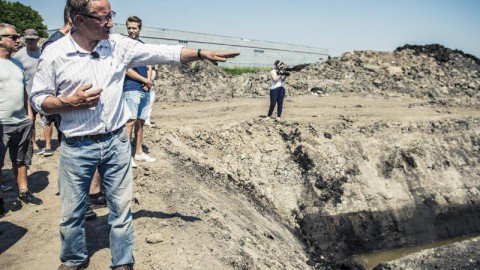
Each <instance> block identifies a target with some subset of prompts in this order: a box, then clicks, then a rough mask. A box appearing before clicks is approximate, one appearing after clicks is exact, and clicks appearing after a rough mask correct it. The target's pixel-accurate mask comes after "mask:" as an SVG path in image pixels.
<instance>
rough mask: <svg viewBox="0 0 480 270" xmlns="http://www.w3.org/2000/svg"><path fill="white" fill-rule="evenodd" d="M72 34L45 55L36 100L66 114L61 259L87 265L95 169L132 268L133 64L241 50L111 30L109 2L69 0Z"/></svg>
mask: <svg viewBox="0 0 480 270" xmlns="http://www.w3.org/2000/svg"><path fill="white" fill-rule="evenodd" d="M67 4H68V6H69V10H70V16H71V19H72V22H73V32H71V33H70V34H67V36H65V37H64V38H62V39H60V40H58V41H56V42H55V43H53V44H51V45H50V46H49V47H48V48H47V49H46V50H45V52H44V53H43V54H42V56H41V57H40V62H39V66H38V70H37V73H36V74H35V79H34V81H33V89H32V96H31V101H32V104H33V106H34V108H35V109H37V110H40V111H42V112H44V113H46V114H52V113H60V115H61V117H62V124H61V126H60V128H61V130H62V132H63V134H64V136H63V137H62V147H61V154H60V162H59V173H58V174H59V187H60V202H61V221H60V234H61V252H60V260H61V262H62V264H61V265H60V267H59V268H58V269H60V270H61V269H84V268H86V267H87V266H88V263H89V257H88V250H87V244H86V239H85V226H84V219H83V215H84V213H85V210H86V209H87V197H88V190H89V186H90V183H91V179H92V176H93V174H94V172H95V169H96V168H97V167H98V172H99V174H100V176H101V178H102V185H103V186H104V188H105V193H106V196H107V199H108V208H109V224H110V226H111V229H110V252H111V263H110V268H112V269H116V270H118V269H133V265H134V259H133V243H134V234H133V218H132V211H131V200H132V181H133V175H132V167H131V156H130V155H131V145H130V141H129V139H128V135H127V132H126V131H125V124H126V122H127V121H128V119H130V115H131V113H130V111H129V110H128V109H127V107H126V104H125V101H124V99H123V83H124V79H125V74H126V72H127V69H129V68H132V67H136V66H144V65H154V64H157V63H165V64H167V63H169V64H176V65H180V64H186V63H189V62H192V61H196V60H199V59H206V60H209V61H226V59H227V58H231V57H235V56H237V55H239V53H238V52H225V51H207V50H201V49H189V48H184V47H183V46H169V45H153V44H143V43H141V42H139V41H137V40H134V39H131V38H128V37H124V36H121V35H118V34H112V35H111V34H110V31H111V28H112V27H113V19H114V16H115V13H114V12H113V11H112V9H111V7H110V2H109V1H108V0H95V1H93V0H67Z"/></svg>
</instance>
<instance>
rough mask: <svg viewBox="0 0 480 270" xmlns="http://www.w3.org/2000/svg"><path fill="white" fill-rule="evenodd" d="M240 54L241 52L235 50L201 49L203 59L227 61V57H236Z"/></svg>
mask: <svg viewBox="0 0 480 270" xmlns="http://www.w3.org/2000/svg"><path fill="white" fill-rule="evenodd" d="M238 55H240V53H239V52H234V51H203V50H202V51H201V56H202V59H207V60H210V61H214V62H225V61H227V58H234V57H236V56H238Z"/></svg>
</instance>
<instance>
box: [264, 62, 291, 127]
mask: <svg viewBox="0 0 480 270" xmlns="http://www.w3.org/2000/svg"><path fill="white" fill-rule="evenodd" d="M274 65H275V69H273V70H272V71H270V79H271V80H270V108H269V109H268V114H267V119H270V117H272V114H273V110H274V109H275V105H278V107H277V118H276V120H277V121H280V119H281V118H280V117H281V116H282V110H283V99H284V98H285V87H283V82H285V78H286V76H287V75H285V73H283V72H282V71H283V69H284V67H285V66H286V65H285V64H284V63H283V62H282V61H279V60H277V61H275V63H274Z"/></svg>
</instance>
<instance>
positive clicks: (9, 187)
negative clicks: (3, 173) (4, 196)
mask: <svg viewBox="0 0 480 270" xmlns="http://www.w3.org/2000/svg"><path fill="white" fill-rule="evenodd" d="M0 189H2V191H3V192H6V191H9V190H10V189H12V186H6V185H1V186H0Z"/></svg>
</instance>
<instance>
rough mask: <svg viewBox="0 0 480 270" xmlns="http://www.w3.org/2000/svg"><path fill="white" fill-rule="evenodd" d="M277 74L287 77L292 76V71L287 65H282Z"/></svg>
mask: <svg viewBox="0 0 480 270" xmlns="http://www.w3.org/2000/svg"><path fill="white" fill-rule="evenodd" d="M277 74H278V76H285V77H288V76H290V72H289V71H288V69H287V68H285V67H282V68H280V69H277Z"/></svg>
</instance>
